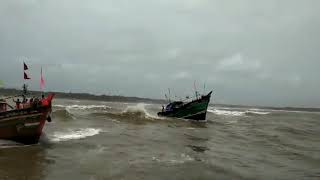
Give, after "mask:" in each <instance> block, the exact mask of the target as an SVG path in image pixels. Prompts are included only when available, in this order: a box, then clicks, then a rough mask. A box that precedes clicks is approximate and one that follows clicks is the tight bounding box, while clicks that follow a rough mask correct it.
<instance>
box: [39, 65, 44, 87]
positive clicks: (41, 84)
mask: <svg viewBox="0 0 320 180" xmlns="http://www.w3.org/2000/svg"><path fill="white" fill-rule="evenodd" d="M44 86H45V81H44V78H43V75H42V67H41V77H40V89H41V90H43V89H44Z"/></svg>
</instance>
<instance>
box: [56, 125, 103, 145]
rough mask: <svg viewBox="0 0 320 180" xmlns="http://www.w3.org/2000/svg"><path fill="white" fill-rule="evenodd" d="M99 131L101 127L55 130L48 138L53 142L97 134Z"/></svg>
mask: <svg viewBox="0 0 320 180" xmlns="http://www.w3.org/2000/svg"><path fill="white" fill-rule="evenodd" d="M100 132H101V129H95V128H80V129H69V130H68V131H67V132H55V133H54V134H53V135H52V137H51V138H50V140H52V141H54V142H60V141H68V140H73V139H83V138H86V137H90V136H94V135H97V134H99V133H100Z"/></svg>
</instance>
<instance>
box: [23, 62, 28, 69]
mask: <svg viewBox="0 0 320 180" xmlns="http://www.w3.org/2000/svg"><path fill="white" fill-rule="evenodd" d="M28 69H29V68H28V66H27V65H26V63H25V62H23V70H28Z"/></svg>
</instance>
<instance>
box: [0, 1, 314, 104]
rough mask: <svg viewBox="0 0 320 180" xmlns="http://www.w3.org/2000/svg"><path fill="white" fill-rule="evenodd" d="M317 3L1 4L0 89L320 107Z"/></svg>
mask: <svg viewBox="0 0 320 180" xmlns="http://www.w3.org/2000/svg"><path fill="white" fill-rule="evenodd" d="M319 5H320V1H316V0H306V1H299V0H294V1H291V0H290V1H289V0H283V1H278V0H271V1H254V0H240V1H225V0H163V1H148V0H138V1H134V2H133V1H128V0H117V1H114V0H94V1H79V0H68V1H64V0H55V1H54V0H29V1H24V0H2V1H0V40H1V41H0V63H1V64H2V65H1V66H0V80H2V81H3V82H4V85H5V87H20V86H21V83H22V79H21V76H22V70H21V66H22V62H23V61H25V62H26V63H28V65H29V66H30V75H31V77H32V80H31V82H30V86H31V89H35V90H37V89H39V88H38V87H39V78H40V77H39V74H40V66H43V69H44V74H45V79H46V90H48V91H63V92H69V91H72V92H88V93H94V94H120V95H125V96H138V97H147V98H162V99H163V98H164V94H165V93H166V92H167V89H168V88H171V90H172V94H173V96H174V95H177V96H180V97H184V96H186V95H192V93H193V84H194V81H196V84H197V88H198V89H199V91H200V92H202V91H203V84H204V83H205V84H206V91H210V90H213V91H214V94H213V98H212V100H213V103H224V104H242V105H260V106H303V107H320V96H319V95H318V92H319V90H320V83H319V78H318V77H319V75H320V72H319V67H320V61H319V57H320V54H319V53H318V48H319V47H320V36H319V35H318V33H319V32H320V12H319V11H318V7H320V6H319Z"/></svg>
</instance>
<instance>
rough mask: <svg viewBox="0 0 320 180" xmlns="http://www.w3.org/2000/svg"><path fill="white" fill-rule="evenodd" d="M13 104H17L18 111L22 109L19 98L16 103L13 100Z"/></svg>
mask: <svg viewBox="0 0 320 180" xmlns="http://www.w3.org/2000/svg"><path fill="white" fill-rule="evenodd" d="M13 102H15V103H16V109H20V108H21V101H20V99H19V98H18V99H17V100H16V101H15V100H13Z"/></svg>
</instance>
